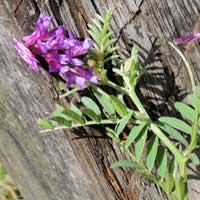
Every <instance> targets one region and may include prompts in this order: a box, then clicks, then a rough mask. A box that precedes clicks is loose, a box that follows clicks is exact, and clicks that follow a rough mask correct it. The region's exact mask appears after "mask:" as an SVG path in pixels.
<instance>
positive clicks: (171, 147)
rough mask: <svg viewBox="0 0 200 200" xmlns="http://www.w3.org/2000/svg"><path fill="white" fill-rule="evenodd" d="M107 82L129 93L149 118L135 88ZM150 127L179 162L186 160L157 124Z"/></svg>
mask: <svg viewBox="0 0 200 200" xmlns="http://www.w3.org/2000/svg"><path fill="white" fill-rule="evenodd" d="M105 84H107V85H108V86H110V87H112V88H114V89H115V90H117V91H118V92H121V93H124V94H127V95H129V96H130V98H131V100H132V101H133V103H134V104H135V106H136V107H137V108H138V110H139V111H140V112H141V113H145V114H146V116H147V117H148V118H149V115H148V113H147V111H146V110H145V108H144V107H143V105H142V104H141V102H140V100H139V98H138V97H137V95H136V93H135V91H134V89H132V90H130V89H129V90H128V91H127V90H126V89H125V88H121V87H120V86H118V85H116V84H115V83H113V82H111V81H106V82H105ZM150 127H151V129H152V131H153V132H154V133H155V134H156V135H157V136H158V137H159V138H160V139H161V140H162V141H163V142H164V144H165V145H166V146H167V147H168V149H169V150H170V151H171V152H172V153H173V154H174V155H175V157H176V159H177V160H178V162H179V163H180V162H183V160H185V158H184V156H183V155H182V154H181V153H180V151H179V150H178V149H177V148H176V146H175V145H174V144H173V143H172V142H171V141H170V140H169V139H168V137H166V136H165V134H164V133H163V132H162V131H161V130H160V129H159V128H158V127H157V125H156V124H153V123H151V125H150Z"/></svg>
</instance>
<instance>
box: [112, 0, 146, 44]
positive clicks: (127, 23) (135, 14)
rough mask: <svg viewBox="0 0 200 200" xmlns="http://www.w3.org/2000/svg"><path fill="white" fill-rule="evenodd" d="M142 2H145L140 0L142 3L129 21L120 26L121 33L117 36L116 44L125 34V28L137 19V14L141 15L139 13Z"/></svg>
mask: <svg viewBox="0 0 200 200" xmlns="http://www.w3.org/2000/svg"><path fill="white" fill-rule="evenodd" d="M142 3H143V0H142V1H141V2H140V4H139V5H138V8H137V10H136V11H135V12H134V13H132V16H131V17H130V18H129V19H128V20H127V22H126V23H125V24H124V25H123V26H122V27H121V28H120V30H119V34H118V36H117V38H116V41H115V43H114V45H116V44H117V43H118V41H119V39H120V38H121V36H122V35H123V32H124V29H125V28H126V27H127V26H128V25H129V24H130V23H131V22H132V21H133V20H134V19H135V17H136V16H137V15H139V13H140V11H141V10H140V7H141V5H142Z"/></svg>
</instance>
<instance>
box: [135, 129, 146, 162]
mask: <svg viewBox="0 0 200 200" xmlns="http://www.w3.org/2000/svg"><path fill="white" fill-rule="evenodd" d="M147 133H148V127H146V128H143V129H142V131H141V132H140V134H139V135H138V137H137V138H136V139H135V141H136V143H135V156H136V158H137V160H140V159H141V157H142V153H143V151H144V146H145V142H146V139H147Z"/></svg>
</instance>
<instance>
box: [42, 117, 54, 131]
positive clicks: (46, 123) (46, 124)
mask: <svg viewBox="0 0 200 200" xmlns="http://www.w3.org/2000/svg"><path fill="white" fill-rule="evenodd" d="M38 123H39V125H40V126H42V127H43V128H45V129H53V128H54V126H53V125H52V124H51V122H49V121H48V120H46V119H42V118H40V119H39V120H38Z"/></svg>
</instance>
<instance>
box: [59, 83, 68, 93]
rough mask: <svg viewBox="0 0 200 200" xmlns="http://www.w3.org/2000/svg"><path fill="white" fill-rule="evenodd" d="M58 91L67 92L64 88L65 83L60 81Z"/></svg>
mask: <svg viewBox="0 0 200 200" xmlns="http://www.w3.org/2000/svg"><path fill="white" fill-rule="evenodd" d="M59 89H60V90H63V91H68V89H67V88H66V85H65V83H63V82H62V81H60V82H59Z"/></svg>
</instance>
